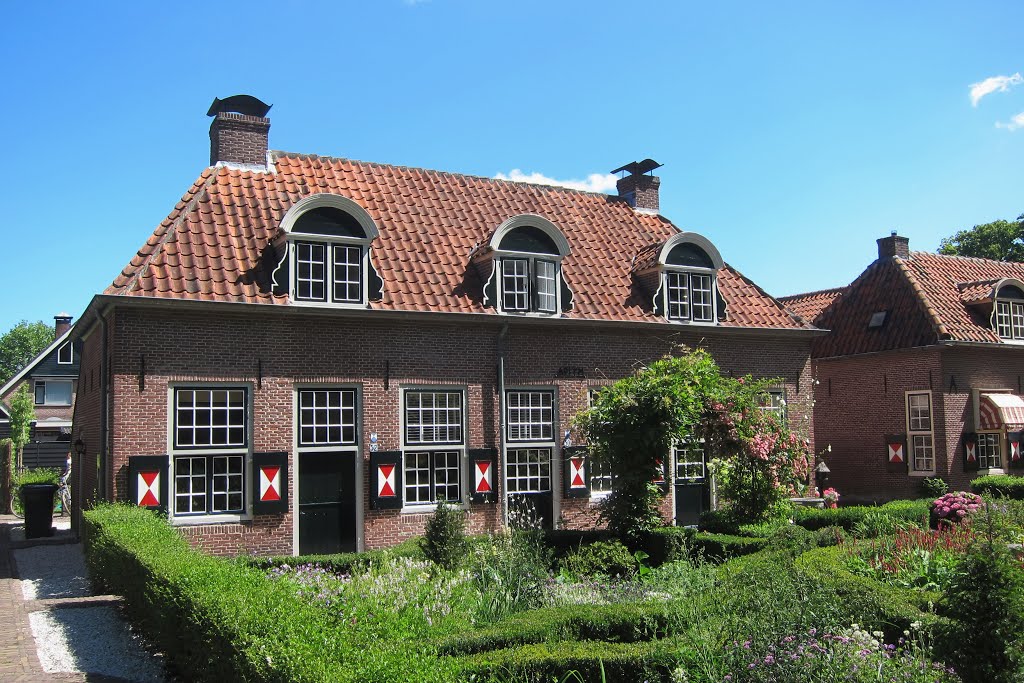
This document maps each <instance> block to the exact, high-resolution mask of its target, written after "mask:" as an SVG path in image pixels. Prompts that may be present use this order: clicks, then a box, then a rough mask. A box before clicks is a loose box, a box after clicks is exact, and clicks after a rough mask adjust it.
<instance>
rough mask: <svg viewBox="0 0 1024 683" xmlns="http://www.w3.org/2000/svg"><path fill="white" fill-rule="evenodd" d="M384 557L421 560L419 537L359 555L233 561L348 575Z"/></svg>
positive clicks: (255, 565) (271, 567)
mask: <svg viewBox="0 0 1024 683" xmlns="http://www.w3.org/2000/svg"><path fill="white" fill-rule="evenodd" d="M385 557H414V558H417V559H422V558H423V551H421V550H420V546H419V537H417V538H412V539H409V540H408V541H405V542H403V543H401V544H399V545H396V546H392V547H390V548H386V549H383V550H367V551H365V552H361V553H335V554H333V555H298V556H294V555H276V556H273V557H255V556H251V555H241V556H239V557H237V558H235V560H234V561H235V562H237V563H239V564H243V565H246V566H249V567H256V568H257V569H260V570H262V571H268V570H270V569H274V568H275V567H280V566H282V565H288V566H290V567H298V566H299V565H304V564H309V565H313V566H316V567H320V568H321V569H325V570H327V571H330V572H334V573H336V574H349V573H351V572H352V570H353V569H354V568H359V567H367V566H369V565H370V564H372V563H374V562H378V561H380V560H383V559H384V558H385Z"/></svg>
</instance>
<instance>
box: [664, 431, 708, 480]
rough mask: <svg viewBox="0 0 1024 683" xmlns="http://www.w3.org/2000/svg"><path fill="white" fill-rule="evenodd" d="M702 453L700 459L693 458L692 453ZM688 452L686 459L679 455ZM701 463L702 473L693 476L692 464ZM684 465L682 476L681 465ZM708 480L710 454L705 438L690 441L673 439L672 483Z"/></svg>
mask: <svg viewBox="0 0 1024 683" xmlns="http://www.w3.org/2000/svg"><path fill="white" fill-rule="evenodd" d="M691 452H693V453H700V460H691V459H689V458H690V453H691ZM681 454H686V457H687V459H686V460H680V459H679V456H680V455H681ZM698 464H699V465H700V475H699V476H691V475H690V471H691V470H690V466H693V465H698ZM680 465H682V466H683V467H684V469H683V474H684V476H680V474H679V467H680ZM707 480H708V456H707V449H706V447H705V445H704V439H694V440H688V441H673V443H672V484H673V485H675V484H679V483H680V482H688V483H691V484H692V483H698V482H699V483H701V484H706V483H707Z"/></svg>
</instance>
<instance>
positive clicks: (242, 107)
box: [206, 95, 274, 118]
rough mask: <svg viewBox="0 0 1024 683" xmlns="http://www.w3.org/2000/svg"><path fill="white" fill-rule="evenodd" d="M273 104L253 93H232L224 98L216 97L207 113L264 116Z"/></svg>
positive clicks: (214, 114)
mask: <svg viewBox="0 0 1024 683" xmlns="http://www.w3.org/2000/svg"><path fill="white" fill-rule="evenodd" d="M273 106H274V105H272V104H267V103H266V102H263V101H262V100H259V99H257V98H255V97H253V96H252V95H232V96H231V97H225V98H224V99H220V98H219V97H214V98H213V104H211V105H210V110H209V111H208V112H206V115H207V116H216V115H217V114H220V113H221V112H233V113H235V114H244V115H246V116H258V117H260V118H264V117H266V115H267V112H269V111H270V108H271V107H273Z"/></svg>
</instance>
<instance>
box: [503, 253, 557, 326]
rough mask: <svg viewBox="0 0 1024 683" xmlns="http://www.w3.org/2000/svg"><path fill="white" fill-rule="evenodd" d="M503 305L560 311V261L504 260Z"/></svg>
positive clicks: (510, 309)
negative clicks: (557, 262)
mask: <svg viewBox="0 0 1024 683" xmlns="http://www.w3.org/2000/svg"><path fill="white" fill-rule="evenodd" d="M501 308H502V310H505V311H522V312H528V311H540V312H542V313H555V312H556V311H557V310H558V264H556V263H555V262H554V261H547V260H544V259H527V258H503V259H501Z"/></svg>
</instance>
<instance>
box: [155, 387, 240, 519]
mask: <svg viewBox="0 0 1024 683" xmlns="http://www.w3.org/2000/svg"><path fill="white" fill-rule="evenodd" d="M179 391H241V392H242V393H243V397H242V401H243V405H242V408H241V409H242V411H243V412H244V417H243V422H242V430H243V441H244V443H242V444H237V443H236V444H228V445H224V446H218V445H206V444H201V445H178V435H177V431H178V430H177V427H178V392H179ZM252 401H253V390H252V385H251V384H249V383H238V382H232V383H219V382H181V383H177V382H172V383H170V384H169V385H168V387H167V444H168V458H169V460H170V462H169V463H168V469H167V471H168V485H167V488H168V499H169V500H168V505H167V510H168V518H169V519H170V521H171V523H172V524H177V525H199V524H229V523H232V522H239V521H243V520H247V519H251V518H252V486H253V484H252V481H251V479H252V477H251V476H250V470H251V467H252V442H253V436H252V421H253V410H252ZM211 421H212V420H211ZM220 457H228V458H241V465H242V466H241V478H242V488H241V496H242V506H241V509H240V510H232V511H227V512H211V511H210V510H211V507H212V504H213V501H212V499H213V496H214V490H213V487H212V479H213V477H215V476H216V475H215V474H212V471H213V466H214V462H215V460H216V459H217V458H220ZM198 458H204V459H205V460H206V463H207V464H206V469H207V472H206V474H205V475H204V476H206V477H207V478H208V483H207V490H206V498H207V502H206V512H202V513H192V512H178V511H177V509H178V505H177V483H178V476H179V472H178V460H179V459H181V460H183V461H184V460H185V459H198Z"/></svg>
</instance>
